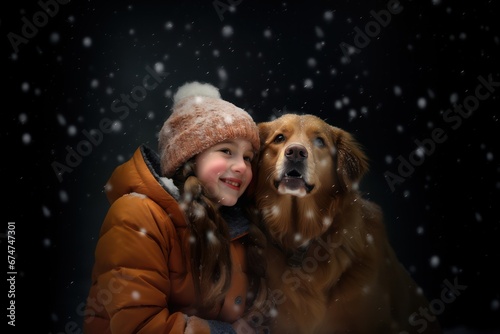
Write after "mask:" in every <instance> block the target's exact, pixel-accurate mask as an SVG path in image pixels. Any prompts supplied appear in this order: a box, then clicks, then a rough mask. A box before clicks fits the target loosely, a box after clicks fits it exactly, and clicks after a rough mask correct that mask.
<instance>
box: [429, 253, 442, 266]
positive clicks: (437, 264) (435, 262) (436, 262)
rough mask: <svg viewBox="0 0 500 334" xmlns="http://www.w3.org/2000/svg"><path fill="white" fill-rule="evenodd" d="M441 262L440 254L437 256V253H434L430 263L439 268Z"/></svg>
mask: <svg viewBox="0 0 500 334" xmlns="http://www.w3.org/2000/svg"><path fill="white" fill-rule="evenodd" d="M439 263H440V259H439V256H437V255H433V256H431V258H430V259H429V264H430V265H431V267H432V268H437V267H438V266H439Z"/></svg>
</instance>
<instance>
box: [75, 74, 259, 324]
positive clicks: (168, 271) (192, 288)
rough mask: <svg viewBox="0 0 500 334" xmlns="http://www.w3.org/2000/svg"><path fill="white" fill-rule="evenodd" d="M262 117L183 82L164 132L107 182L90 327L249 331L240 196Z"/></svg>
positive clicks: (244, 230) (245, 227) (208, 88)
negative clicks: (155, 146) (107, 205)
mask: <svg viewBox="0 0 500 334" xmlns="http://www.w3.org/2000/svg"><path fill="white" fill-rule="evenodd" d="M259 144H260V143H259V133H258V129H257V126H256V124H255V123H254V121H253V120H252V118H251V117H250V116H249V115H248V113H246V112H245V111H244V110H242V109H240V108H238V107H236V106H234V105H233V104H231V103H229V102H227V101H224V100H222V99H221V98H220V95H219V92H218V90H217V89H216V88H215V87H213V86H211V85H209V84H201V83H198V82H192V83H187V84H185V85H184V86H182V87H181V88H179V90H178V91H177V93H176V94H175V96H174V106H173V109H172V114H171V116H170V117H169V118H168V119H167V120H166V122H165V123H164V125H163V127H162V129H161V131H160V134H159V156H158V155H157V154H156V153H155V152H153V151H152V150H151V149H149V148H148V147H146V146H144V145H143V146H141V147H139V148H138V149H137V150H136V152H135V153H134V155H133V157H132V158H131V159H130V160H129V161H128V162H126V163H124V164H122V165H121V166H119V167H117V168H116V169H115V171H114V172H113V174H112V176H111V178H110V179H109V181H108V183H107V184H106V187H105V191H106V194H107V197H108V199H109V201H110V203H111V207H110V208H109V211H108V213H107V215H106V217H105V219H104V223H103V225H102V228H101V231H100V236H99V240H98V243H97V247H96V251H95V264H94V267H93V270H92V286H91V288H90V292H89V296H88V299H87V305H86V309H85V316H84V332H85V333H99V334H102V333H119V334H125V333H138V332H140V333H196V334H200V333H201V334H203V333H253V329H252V328H250V326H249V325H248V323H247V322H246V321H245V320H243V319H242V316H243V314H244V312H245V311H246V310H248V307H249V306H250V304H251V303H252V300H251V299H252V297H256V292H255V291H253V289H252V286H253V284H252V281H253V280H252V276H251V275H248V274H247V271H246V248H247V245H248V243H249V242H250V241H249V240H247V239H248V235H247V230H248V224H249V222H248V221H247V220H246V218H245V216H244V215H243V211H242V210H241V208H240V205H239V204H240V203H239V201H238V200H239V199H240V196H241V195H242V194H243V192H244V191H245V189H246V188H247V186H248V185H249V183H250V181H251V179H252V169H251V160H252V159H253V158H254V155H255V154H256V153H257V152H258V149H259Z"/></svg>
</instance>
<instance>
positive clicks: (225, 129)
mask: <svg viewBox="0 0 500 334" xmlns="http://www.w3.org/2000/svg"><path fill="white" fill-rule="evenodd" d="M235 138H243V139H246V140H248V141H249V142H250V143H251V144H252V147H253V149H254V150H255V151H258V150H259V147H260V139H259V130H258V128H257V125H256V124H255V122H254V121H253V119H252V117H251V116H250V115H249V114H248V113H247V112H246V111H244V110H243V109H241V108H238V107H236V106H235V105H234V104H232V103H230V102H227V101H225V100H223V99H221V97H220V93H219V90H218V89H217V88H216V87H214V86H212V85H210V84H207V83H200V82H197V81H194V82H189V83H186V84H184V85H183V86H181V87H180V88H179V89H178V90H177V92H176V93H175V95H174V105H173V107H172V114H171V115H170V117H169V118H168V119H167V120H166V121H165V123H164V124H163V127H162V128H161V130H160V134H159V145H158V150H159V153H160V162H161V171H162V174H163V176H166V177H172V176H173V175H174V173H175V171H176V170H177V169H178V168H179V167H180V166H182V165H183V164H184V163H185V162H186V161H188V160H189V159H191V158H192V157H194V156H195V155H197V154H199V153H201V152H203V151H204V150H206V149H208V148H210V147H212V146H213V145H215V144H218V143H220V142H223V141H225V140H228V139H235Z"/></svg>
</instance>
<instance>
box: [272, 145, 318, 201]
mask: <svg viewBox="0 0 500 334" xmlns="http://www.w3.org/2000/svg"><path fill="white" fill-rule="evenodd" d="M284 154H285V159H286V160H285V163H284V170H283V173H282V175H280V179H279V180H277V181H275V182H274V186H275V187H276V189H278V192H279V193H280V194H289V195H294V196H298V197H303V196H305V195H306V194H308V193H309V192H311V190H312V189H313V188H314V186H313V185H310V184H308V183H307V182H306V180H305V179H304V176H303V175H304V174H305V171H306V168H307V167H306V166H307V157H308V155H309V153H308V151H307V149H306V148H305V146H303V145H298V144H291V145H290V146H288V147H287V148H286V149H285V153H284Z"/></svg>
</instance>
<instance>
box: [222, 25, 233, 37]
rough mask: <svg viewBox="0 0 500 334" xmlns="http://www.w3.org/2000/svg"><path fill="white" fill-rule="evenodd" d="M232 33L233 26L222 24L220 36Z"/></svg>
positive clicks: (231, 34) (227, 35)
mask: <svg viewBox="0 0 500 334" xmlns="http://www.w3.org/2000/svg"><path fill="white" fill-rule="evenodd" d="M233 34H234V29H233V27H231V26H224V27H223V28H222V36H223V37H226V38H229V37H231V36H233Z"/></svg>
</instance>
